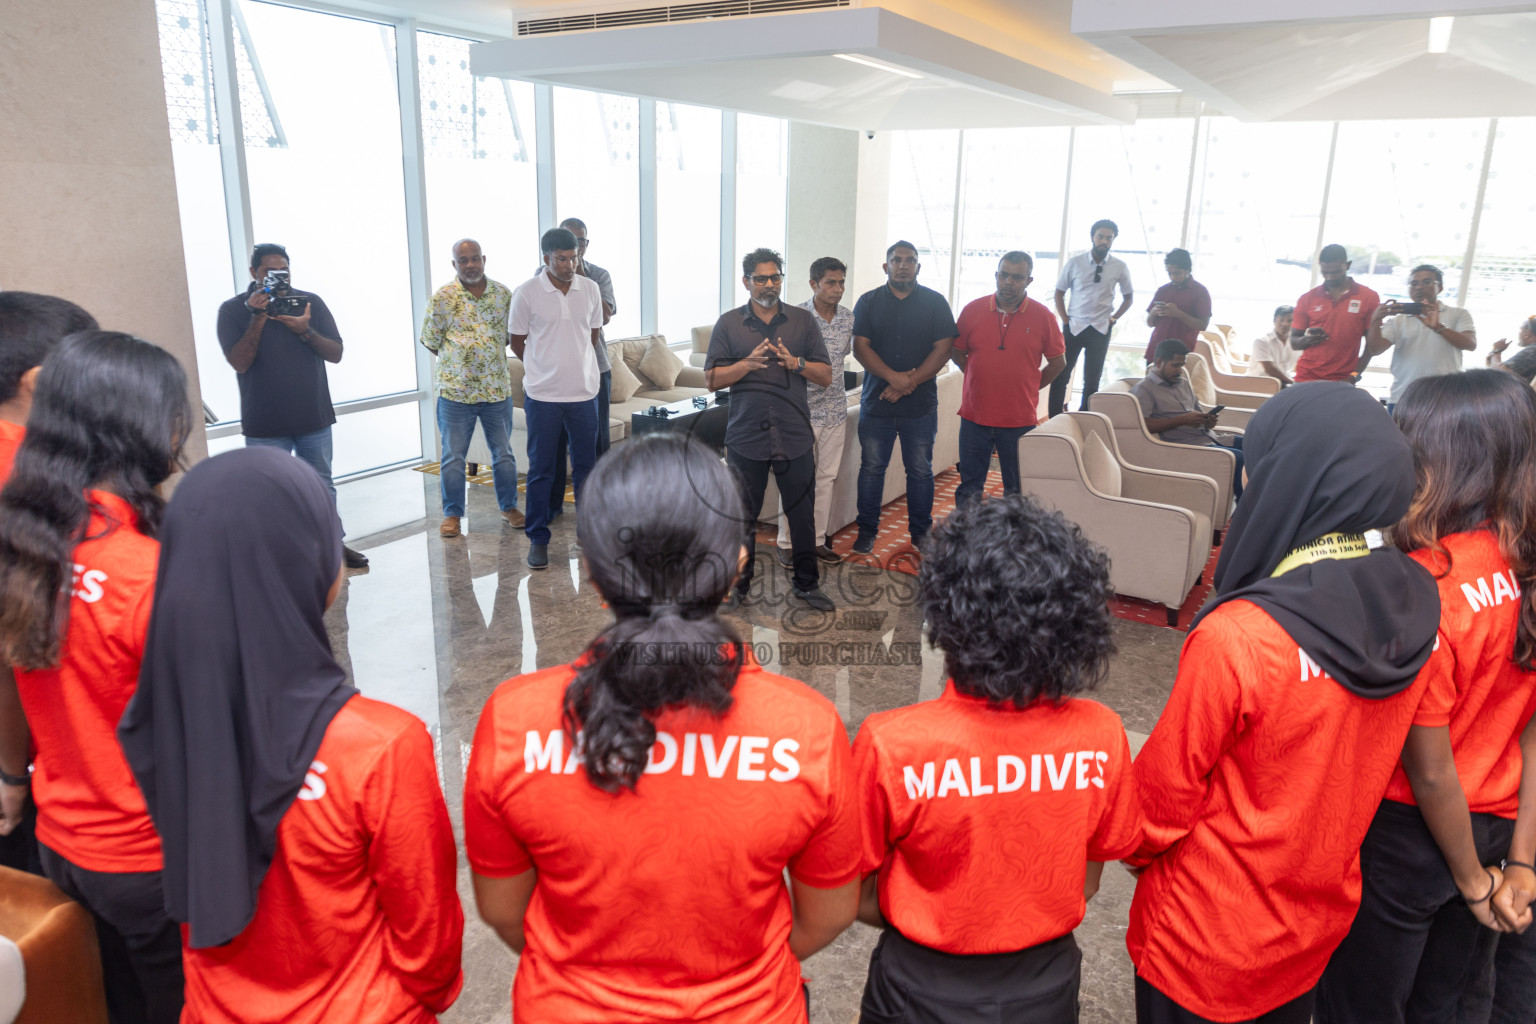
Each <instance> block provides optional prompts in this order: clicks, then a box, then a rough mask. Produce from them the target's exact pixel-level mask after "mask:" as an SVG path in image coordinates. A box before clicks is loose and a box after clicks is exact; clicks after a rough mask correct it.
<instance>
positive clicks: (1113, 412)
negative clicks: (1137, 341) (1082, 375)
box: [1088, 380, 1237, 543]
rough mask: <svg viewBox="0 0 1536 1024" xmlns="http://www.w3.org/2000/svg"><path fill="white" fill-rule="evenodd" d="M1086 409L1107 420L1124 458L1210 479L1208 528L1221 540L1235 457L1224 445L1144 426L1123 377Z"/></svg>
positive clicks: (1229, 507) (1227, 515)
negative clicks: (1165, 435)
mask: <svg viewBox="0 0 1536 1024" xmlns="http://www.w3.org/2000/svg"><path fill="white" fill-rule="evenodd" d="M1088 408H1089V409H1091V410H1092V411H1093V412H1096V413H1098V414H1100V415H1101V416H1103V417H1104V418H1105V419H1107V420H1108V421H1109V423H1110V426H1111V428H1112V429H1113V431H1114V435H1115V442H1116V444H1117V445H1118V446H1119V449H1120V456H1121V459H1122V460H1123V461H1125V462H1128V463H1131V464H1133V465H1137V466H1145V467H1147V468H1148V469H1160V470H1165V471H1167V472H1171V473H1194V474H1196V475H1198V476H1201V477H1204V478H1205V479H1207V480H1209V481H1210V482H1211V485H1212V486H1213V487H1214V488H1215V489H1216V501H1215V510H1214V512H1213V513H1212V514H1211V528H1212V530H1213V539H1214V540H1215V541H1216V542H1217V543H1220V540H1221V531H1222V530H1225V529H1226V528H1227V523H1228V521H1230V520H1231V518H1232V472H1233V470H1234V469H1236V467H1237V457H1236V456H1234V455H1233V454H1232V453H1231V452H1229V451H1227V450H1226V449H1225V448H1212V447H1202V446H1200V445H1193V444H1173V443H1171V442H1168V441H1164V440H1162V439H1161V438H1159V437H1158V436H1157V435H1156V434H1154V433H1152V431H1150V430H1148V429H1147V421H1146V420H1145V419H1144V418H1143V417H1142V415H1141V403H1140V402H1138V401H1136V396H1135V395H1133V394H1131V386H1130V385H1129V384H1127V383H1126V382H1125V381H1123V380H1117V381H1112V382H1110V383H1109V384H1108V385H1106V386H1105V387H1103V388H1101V389H1100V390H1099V392H1098V393H1097V394H1095V395H1093V397H1091V398H1089V399H1088Z"/></svg>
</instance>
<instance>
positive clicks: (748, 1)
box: [517, 0, 852, 36]
mask: <svg viewBox="0 0 1536 1024" xmlns="http://www.w3.org/2000/svg"><path fill="white" fill-rule="evenodd" d="M850 6H852V0H715V2H713V3H699V4H674V5H671V6H667V7H636V8H632V9H630V10H619V11H597V12H593V13H590V14H572V15H566V16H564V17H558V18H532V19H529V20H527V21H519V22H518V23H517V34H518V35H520V36H547V35H553V34H555V33H558V32H584V31H587V30H589V29H595V28H624V27H627V26H630V25H665V24H668V23H670V22H674V21H708V20H709V19H711V18H740V17H744V16H746V15H749V14H777V13H780V12H782V11H810V10H820V9H823V8H828V7H850Z"/></svg>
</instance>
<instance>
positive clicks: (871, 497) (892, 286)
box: [853, 242, 959, 555]
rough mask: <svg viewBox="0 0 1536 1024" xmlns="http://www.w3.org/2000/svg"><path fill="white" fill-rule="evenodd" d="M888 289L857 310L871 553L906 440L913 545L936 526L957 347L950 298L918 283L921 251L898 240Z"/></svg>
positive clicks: (865, 540) (865, 536)
mask: <svg viewBox="0 0 1536 1024" xmlns="http://www.w3.org/2000/svg"><path fill="white" fill-rule="evenodd" d="M884 269H885V284H884V285H882V286H881V287H879V288H876V289H875V290H873V291H868V292H865V293H864V294H863V295H860V296H859V301H858V302H857V303H856V304H855V305H854V307H853V357H854V358H855V359H857V360H858V361H859V362H860V363H861V364H862V365H863V366H864V369H865V370H866V371H868V372H867V373H865V374H864V393H863V396H862V397H861V398H860V402H859V445H860V446H861V447H862V448H863V450H864V455H863V460H862V462H861V463H860V465H859V519H858V523H859V536H858V539H857V540H855V541H854V542H853V550H855V551H857V552H859V553H860V554H863V555H867V554H869V553H870V552H871V551H873V550H874V547H875V534H876V533H878V532H879V531H880V497H881V495H882V494H883V492H884V491H885V471H886V468H887V467H889V466H890V464H891V450H892V449H893V448H894V447H895V446H896V440H897V439H898V438H900V439H901V461H902V462H903V464H905V466H906V469H907V530H908V533H909V534H910V536H911V538H912V544H913V546H917V545H919V544H921V543H922V541H923V538H924V537H926V536H928V529H929V527H931V526H932V525H933V439H934V437H936V436H937V434H938V430H939V415H938V408H939V389H938V386H937V385H936V384H934V382H933V378H934V377H937V376H938V375H939V371H940V370H942V369H944V364H945V363H946V362H947V361H948V360H949V352H950V348H951V346H953V345H954V343H955V335H956V334H958V333H959V331H957V330H956V329H955V315H954V313H952V312H951V311H950V308H949V303H948V302H947V301H945V299H944V296H942V295H940V294H939V293H938V292H936V291H934V290H933V289H932V288H924V287H923V286H922V285H920V284H918V283H917V274H918V271H919V270H920V269H921V267H920V266H919V265H918V262H917V247H916V246H914V245H913V244H912V243H911V242H897V243H895V244H894V245H892V246H891V247H890V248H889V249H887V250H886V251H885V268H884Z"/></svg>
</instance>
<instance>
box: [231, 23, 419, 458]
mask: <svg viewBox="0 0 1536 1024" xmlns="http://www.w3.org/2000/svg"><path fill="white" fill-rule="evenodd" d="M236 10H237V11H239V12H241V14H242V16H243V21H244V24H245V26H246V28H247V30H248V31H249V42H250V54H251V57H252V62H251V68H250V69H249V73H248V74H242V76H241V88H240V103H241V106H242V108H246V109H251V108H254V109H265V108H269V109H271V110H272V111H274V112H275V114H276V115H278V116H275V117H273V119H272V120H273V125H274V128H273V131H272V132H271V133H270V134H268V135H267V136H266V137H265V138H263V137H261V136H260V135H259V134H257V133H254V132H253V133H250V134H247V135H246V138H245V150H246V161H247V168H248V171H249V176H250V189H251V216H252V220H253V224H254V228H255V233H256V235H255V240H256V241H258V242H279V243H281V244H283V245H284V246H286V247H287V249H288V252H289V255H290V257H291V259H292V264H293V283H294V286H295V287H298V288H302V289H304V290H306V291H313V292H316V293H318V294H319V295H320V296H321V297H322V298H324V299H325V302H326V305H327V306H328V307H330V310H331V312H332V314H333V315H334V316H335V317H336V324H337V327H338V329H339V330H340V333H341V336H342V339H343V340H344V341H345V342H346V346H347V357H346V358H345V359H343V360H342V361H341V362H340V363H339V364H335V365H332V366H330V367H328V369H329V372H330V379H331V397H332V398H333V399H334V400H335V401H337V402H344V401H347V400H350V399H358V398H365V397H369V396H374V395H385V394H393V393H397V392H401V391H411V390H414V389H415V388H416V355H415V351H414V349H415V324H414V322H413V321H414V319H415V317H414V314H413V311H412V308H411V281H410V271H409V263H408V260H407V241H406V233H405V182H404V170H403V167H402V163H401V145H400V105H399V92H398V85H397V82H396V77H395V32H394V29H393V28H391V27H389V26H387V25H379V24H374V23H372V22H367V21H360V20H357V19H354V18H346V17H340V16H337V15H332V14H321V13H318V12H315V11H304V10H298V9H296V8H292V7H282V6H278V5H276V4H270V3H263V2H259V0H240V3H239V5H238V7H237V8H236ZM231 372H232V371H231ZM413 450H415V451H417V453H418V454H419V442H417V443H416V444H415V447H414V449H413ZM400 457H402V458H403V457H404V456H400ZM336 460H337V464H338V465H345V464H347V463H349V462H351V461H355V460H353V459H352V458H351V457H350V456H349V455H348V454H347V453H346V450H345V448H344V446H343V443H342V441H341V440H340V439H339V436H338V441H337V447H336ZM387 461H394V459H389V460H387ZM351 471H352V470H350V469H339V470H338V474H340V473H344V472H351Z"/></svg>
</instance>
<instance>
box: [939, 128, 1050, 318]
mask: <svg viewBox="0 0 1536 1024" xmlns="http://www.w3.org/2000/svg"><path fill="white" fill-rule="evenodd" d="M1069 134H1070V130H1069V129H1067V128H996V129H984V130H969V131H967V132H966V133H965V223H964V224H963V225H962V226H961V233H960V245H961V250H960V251H961V256H960V290H959V294H958V295H957V296H956V306H957V307H960V306H964V305H965V303H967V302H969V301H970V300H972V299H975V298H978V297H980V296H982V295H988V294H991V293H992V292H994V291H996V289H997V281H996V279H995V278H994V277H993V276H992V275H993V274H994V273H995V272H996V270H997V261H998V258H999V257H1001V256H1002V255H1003V253H1005V252H1009V251H1011V250H1013V249H1021V250H1023V251H1024V252H1027V253H1029V254H1030V255H1031V256H1033V257H1034V260H1035V268H1034V278H1035V280H1034V283H1033V284H1031V285H1030V286H1029V296H1030V298H1033V299H1036V300H1038V301H1040V302H1043V303H1045V304H1046V305H1047V306H1050V307H1052V308H1053V309H1054V308H1055V302H1054V298H1053V295H1054V293H1055V290H1056V275H1057V273H1058V270H1059V263H1058V260H1057V258H1056V249H1057V247H1058V246H1059V245H1060V244H1061V213H1062V209H1061V206H1062V202H1063V201H1064V200H1065V199H1066V183H1067V139H1068V136H1069ZM928 283H929V284H930V285H932V284H933V282H932V281H929V282H928Z"/></svg>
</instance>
